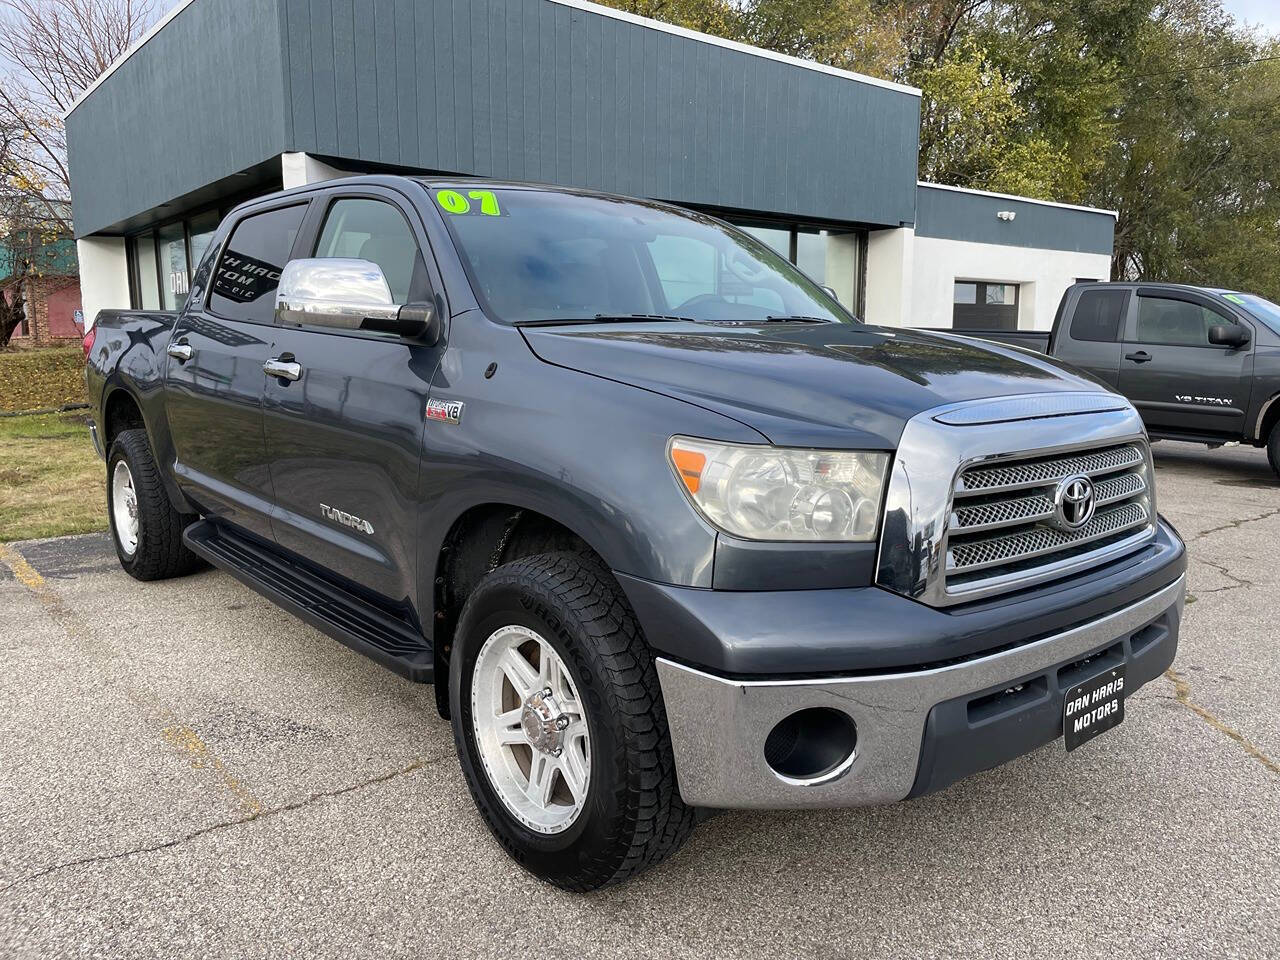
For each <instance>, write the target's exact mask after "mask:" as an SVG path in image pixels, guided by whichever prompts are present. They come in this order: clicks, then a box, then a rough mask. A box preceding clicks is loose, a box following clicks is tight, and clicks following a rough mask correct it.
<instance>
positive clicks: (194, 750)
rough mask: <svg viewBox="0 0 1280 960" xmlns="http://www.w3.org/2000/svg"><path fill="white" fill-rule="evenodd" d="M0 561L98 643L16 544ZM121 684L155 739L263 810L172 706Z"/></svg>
mask: <svg viewBox="0 0 1280 960" xmlns="http://www.w3.org/2000/svg"><path fill="white" fill-rule="evenodd" d="M0 564H3V565H4V566H5V567H7V568H8V569H9V570H10V571H11V572H12V573H13V576H14V578H15V579H16V580H17V581H18V582H19V583H21V584H22V585H23V586H24V587H26V588H27V589H28V590H29V591H30V592H31V593H32V594H34V595H35V597H36V599H37V600H39V601H40V604H41V605H42V606H43V607H44V608H45V610H46V612H47V613H48V614H49V615H50V617H51V618H52V619H53V620H54V621H55V622H56V623H57V624H58V625H59V626H60V627H62V629H63V630H64V631H65V632H66V634H67V636H68V638H70V639H71V640H72V641H74V642H76V643H77V644H80V645H83V646H86V647H95V646H101V645H102V644H101V641H100V640H99V639H98V638H97V637H96V636H95V635H94V634H93V631H92V630H90V629H89V627H88V625H87V624H86V623H85V622H84V620H83V619H81V617H80V616H79V615H78V614H77V613H76V612H75V611H74V610H72V609H71V608H70V607H68V606H67V605H66V603H64V602H63V600H62V598H61V597H60V596H58V594H57V592H56V591H55V590H54V589H53V588H52V587H50V585H49V581H48V580H46V579H45V578H44V576H43V575H42V574H41V573H40V571H38V570H37V569H36V568H35V567H33V566H32V565H31V563H30V562H29V561H28V560H27V558H26V557H25V556H23V555H22V554H21V553H20V552H19V551H18V550H17V548H16V547H13V546H11V545H8V544H4V543H0ZM121 686H122V689H123V690H124V692H125V695H126V696H127V697H128V698H129V700H130V701H132V702H133V703H134V705H135V706H137V707H138V708H139V710H140V711H141V712H142V713H143V714H144V715H145V716H146V717H147V719H148V720H149V721H150V726H151V727H152V728H153V729H154V730H155V731H156V733H157V737H158V739H160V740H162V741H163V742H164V743H166V744H167V745H168V746H169V747H170V748H171V749H173V750H175V751H177V753H178V754H179V755H180V756H182V757H185V758H186V760H187V762H188V763H189V764H190V766H191V769H193V770H200V771H209V772H210V773H212V775H213V778H214V780H215V781H216V782H218V783H219V785H220V788H221V789H222V790H223V791H224V792H225V793H226V794H228V795H229V796H230V797H231V799H232V800H233V801H234V803H235V805H236V806H237V807H238V808H239V809H240V810H241V812H242V813H244V814H245V815H247V816H257V815H258V814H260V813H261V812H262V811H263V809H264V806H263V803H262V801H261V800H260V799H258V797H256V796H255V795H254V794H253V791H252V790H251V789H250V788H249V787H248V786H246V785H245V783H244V781H243V780H241V778H240V777H238V776H236V775H235V774H234V773H232V772H231V770H230V769H229V768H228V767H227V765H226V764H225V763H223V761H222V760H221V759H219V757H218V756H217V755H216V754H215V753H214V752H213V750H212V749H211V748H210V747H209V745H208V744H207V743H205V741H204V740H203V739H201V737H200V735H199V734H198V733H197V732H196V731H195V730H194V729H193V728H192V727H191V726H190V725H189V724H187V723H185V722H184V721H183V720H182V719H181V718H180V717H179V716H178V715H177V714H176V713H175V712H174V711H173V710H172V709H170V708H169V707H167V706H165V705H164V704H163V703H161V702H160V699H159V698H158V697H157V696H156V695H155V694H154V693H153V692H152V691H150V690H147V689H145V688H143V687H139V686H138V685H136V684H134V683H129V682H122V683H121Z"/></svg>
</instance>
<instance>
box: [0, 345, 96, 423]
mask: <svg viewBox="0 0 1280 960" xmlns="http://www.w3.org/2000/svg"><path fill="white" fill-rule="evenodd" d="M84 401H85V393H84V352H83V351H82V350H81V349H80V348H79V347H56V348H50V349H44V350H21V351H18V350H7V351H5V352H3V353H0V411H6V412H7V411H16V410H48V409H51V408H54V407H62V406H65V405H66V404H69V403H84Z"/></svg>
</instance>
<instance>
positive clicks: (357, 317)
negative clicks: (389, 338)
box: [276, 257, 400, 330]
mask: <svg viewBox="0 0 1280 960" xmlns="http://www.w3.org/2000/svg"><path fill="white" fill-rule="evenodd" d="M399 312H400V307H399V306H397V305H396V304H395V303H394V302H393V301H392V298H391V288H390V286H388V285H387V278H386V277H385V276H384V275H383V273H382V268H381V267H379V266H378V265H377V264H376V263H373V262H372V261H369V260H355V259H345V258H339V257H312V258H305V259H300V260H290V261H289V262H288V263H286V264H285V265H284V269H283V270H282V271H280V283H279V286H278V287H277V288H276V322H277V323H282V324H310V325H315V326H323V327H338V328H340V329H343V330H359V329H360V328H361V327H362V326H364V322H365V321H366V320H380V321H383V323H384V324H385V323H387V322H394V321H395V319H396V317H397V315H398V314H399Z"/></svg>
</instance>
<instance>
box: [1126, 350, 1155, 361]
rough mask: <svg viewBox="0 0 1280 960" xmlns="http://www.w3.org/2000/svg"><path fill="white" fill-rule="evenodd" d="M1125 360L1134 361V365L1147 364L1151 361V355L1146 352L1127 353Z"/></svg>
mask: <svg viewBox="0 0 1280 960" xmlns="http://www.w3.org/2000/svg"><path fill="white" fill-rule="evenodd" d="M1124 358H1125V359H1126V360H1132V361H1133V362H1134V363H1146V362H1147V361H1148V360H1150V359H1151V354H1149V353H1147V351H1145V350H1139V351H1137V352H1136V353H1126V354H1125V355H1124Z"/></svg>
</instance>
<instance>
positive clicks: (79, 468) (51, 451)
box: [0, 413, 107, 541]
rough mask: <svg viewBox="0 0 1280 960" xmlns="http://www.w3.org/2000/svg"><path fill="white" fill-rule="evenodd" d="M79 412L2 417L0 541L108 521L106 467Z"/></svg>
mask: <svg viewBox="0 0 1280 960" xmlns="http://www.w3.org/2000/svg"><path fill="white" fill-rule="evenodd" d="M87 424H88V420H87V418H86V417H85V416H84V415H83V414H71V413H64V414H45V415H42V416H22V417H0V541H11V540H34V539H38V538H41V537H60V536H63V535H65V534H69V533H90V532H92V531H94V530H105V529H106V527H107V509H106V481H105V477H106V471H105V468H104V467H103V465H102V461H101V460H99V459H98V455H97V454H96V453H94V451H93V442H92V441H91V440H90V439H89V429H88V426H87Z"/></svg>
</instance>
